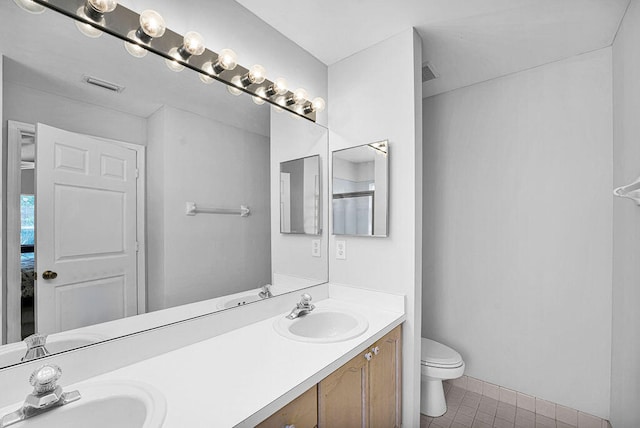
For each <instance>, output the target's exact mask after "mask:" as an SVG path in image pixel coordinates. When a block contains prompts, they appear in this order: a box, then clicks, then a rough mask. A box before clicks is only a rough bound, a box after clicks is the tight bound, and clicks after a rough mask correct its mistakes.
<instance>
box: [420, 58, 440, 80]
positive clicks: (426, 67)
mask: <svg viewBox="0 0 640 428" xmlns="http://www.w3.org/2000/svg"><path fill="white" fill-rule="evenodd" d="M438 77H440V75H439V74H438V73H437V72H436V70H435V69H434V68H433V64H431V63H429V62H426V63H424V64H422V83H424V82H428V81H429V80H433V79H437V78H438Z"/></svg>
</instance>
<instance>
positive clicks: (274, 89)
mask: <svg viewBox="0 0 640 428" xmlns="http://www.w3.org/2000/svg"><path fill="white" fill-rule="evenodd" d="M288 90H289V89H288V88H287V81H286V80H285V79H283V78H282V77H279V78H277V79H276V80H275V81H274V82H273V85H271V86H269V87H268V88H267V90H266V94H267V96H268V97H272V96H274V95H284V94H286V93H287V91H288Z"/></svg>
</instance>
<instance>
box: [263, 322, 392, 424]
mask: <svg viewBox="0 0 640 428" xmlns="http://www.w3.org/2000/svg"><path fill="white" fill-rule="evenodd" d="M401 382H402V326H398V327H396V328H395V329H393V330H391V331H390V332H389V333H388V334H387V335H385V336H384V337H383V338H382V339H380V340H378V341H377V342H376V343H374V344H373V345H371V346H369V347H368V348H367V349H366V350H365V351H364V352H362V353H360V354H359V355H358V356H356V357H355V358H353V359H352V360H351V361H349V362H348V363H346V364H345V365H343V366H342V367H340V368H339V369H338V370H336V371H335V372H333V373H331V374H330V375H329V376H327V377H326V378H324V379H323V380H322V381H321V382H320V383H319V384H317V385H315V386H314V387H313V388H311V389H310V390H308V391H307V392H305V393H304V394H302V395H301V396H300V397H298V398H296V399H295V400H293V401H292V402H291V403H289V404H288V405H286V406H285V407H283V408H282V409H280V410H279V411H278V412H277V413H275V414H274V415H272V416H271V417H269V419H266V420H265V421H263V422H262V423H260V424H259V425H258V427H259V428H285V427H293V426H295V428H313V427H318V428H342V427H345V428H346V427H348V428H357V427H363V428H393V427H395V428H399V427H400V422H401V416H402V411H401V410H402V409H401V406H402V400H401V391H402V385H401Z"/></svg>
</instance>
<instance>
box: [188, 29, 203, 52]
mask: <svg viewBox="0 0 640 428" xmlns="http://www.w3.org/2000/svg"><path fill="white" fill-rule="evenodd" d="M182 43H183V44H182V49H184V50H185V51H186V52H187V53H188V54H189V55H202V53H203V52H204V49H205V47H204V38H203V37H202V36H201V35H200V33H196V32H195V31H189V32H188V33H187V34H185V35H184V40H183V42H182Z"/></svg>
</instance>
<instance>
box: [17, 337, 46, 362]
mask: <svg viewBox="0 0 640 428" xmlns="http://www.w3.org/2000/svg"><path fill="white" fill-rule="evenodd" d="M23 342H24V343H26V344H27V353H26V354H24V357H22V359H21V360H20V361H31V360H35V359H36V358H41V357H46V356H47V355H49V351H47V348H46V347H45V345H46V344H47V335H46V334H40V333H35V334H32V335H31V336H29V337H27V338H26V339H24V340H23Z"/></svg>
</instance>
